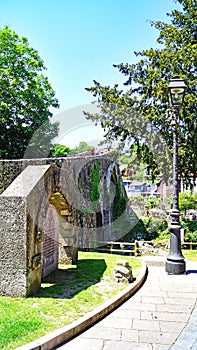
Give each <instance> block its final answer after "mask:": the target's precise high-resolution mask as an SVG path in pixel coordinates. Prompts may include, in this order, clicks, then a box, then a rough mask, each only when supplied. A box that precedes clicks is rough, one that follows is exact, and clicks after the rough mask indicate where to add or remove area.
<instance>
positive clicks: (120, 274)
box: [114, 259, 133, 283]
mask: <svg viewBox="0 0 197 350" xmlns="http://www.w3.org/2000/svg"><path fill="white" fill-rule="evenodd" d="M114 279H115V281H116V282H118V283H119V282H129V283H130V282H133V275H132V268H131V266H130V265H129V262H128V261H127V260H121V259H119V260H117V262H116V266H115V268H114Z"/></svg>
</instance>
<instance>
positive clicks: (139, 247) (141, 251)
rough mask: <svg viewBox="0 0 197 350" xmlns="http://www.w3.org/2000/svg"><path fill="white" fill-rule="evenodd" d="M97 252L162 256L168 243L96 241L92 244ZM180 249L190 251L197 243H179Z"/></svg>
mask: <svg viewBox="0 0 197 350" xmlns="http://www.w3.org/2000/svg"><path fill="white" fill-rule="evenodd" d="M94 245H95V246H96V247H97V248H95V249H96V250H97V251H98V252H106V253H111V254H113V253H117V254H121V255H131V256H139V255H158V254H162V252H164V251H165V250H166V249H168V248H169V243H164V242H162V241H161V242H153V241H137V240H136V241H135V242H132V243H131V242H111V241H108V242H106V241H98V242H97V243H96V244H94ZM181 246H182V249H186V248H185V247H189V248H187V249H189V250H192V249H193V248H194V249H195V247H196V248H197V242H196V243H194V242H181Z"/></svg>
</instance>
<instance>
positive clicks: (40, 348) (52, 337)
mask: <svg viewBox="0 0 197 350" xmlns="http://www.w3.org/2000/svg"><path fill="white" fill-rule="evenodd" d="M147 273H148V268H147V265H146V263H145V262H142V268H141V271H140V273H139V275H138V277H137V279H136V280H135V282H134V283H131V284H129V285H128V286H127V287H126V288H125V289H124V290H123V291H121V292H120V293H118V294H117V295H116V296H114V297H113V298H111V299H109V300H107V301H106V302H105V303H103V304H102V305H100V306H98V307H97V308H96V309H94V310H93V311H91V312H88V313H87V315H85V316H83V317H81V318H79V319H78V320H76V321H74V322H73V323H71V324H70V325H68V326H65V327H62V328H59V329H57V330H55V331H53V332H51V333H49V334H47V335H45V336H43V337H41V338H39V339H37V340H35V341H33V342H31V343H28V344H26V345H23V346H21V347H19V348H17V349H15V350H50V349H54V348H55V347H57V346H58V345H60V344H62V343H64V342H65V341H67V340H69V339H71V338H73V337H75V336H76V335H78V334H79V333H81V332H82V331H84V330H85V329H86V328H88V327H90V326H92V325H93V324H95V323H96V322H98V321H100V320H101V319H102V318H103V317H104V316H106V315H107V314H109V313H110V312H111V311H113V310H114V309H116V308H117V307H118V306H120V305H121V304H122V303H123V302H124V301H126V300H127V299H128V298H129V297H131V296H132V295H133V294H134V293H135V292H136V291H137V290H138V289H139V288H140V287H141V286H142V284H143V282H144V281H145V279H146V277H147Z"/></svg>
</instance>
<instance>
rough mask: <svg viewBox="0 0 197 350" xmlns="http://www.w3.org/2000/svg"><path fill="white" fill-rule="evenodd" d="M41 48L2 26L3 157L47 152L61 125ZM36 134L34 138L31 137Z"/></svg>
mask: <svg viewBox="0 0 197 350" xmlns="http://www.w3.org/2000/svg"><path fill="white" fill-rule="evenodd" d="M45 69H46V68H45V66H44V63H43V60H42V59H41V58H40V56H39V55H38V52H37V51H36V50H34V49H33V48H31V47H30V46H29V43H28V40H27V38H25V37H22V38H20V37H19V36H18V34H17V33H16V32H14V31H12V30H11V29H9V28H8V27H4V28H2V29H1V28H0V158H22V157H23V156H25V155H24V152H25V150H26V148H27V146H28V151H27V152H26V156H28V157H32V156H33V157H35V156H36V157H40V156H42V155H43V154H45V155H47V152H48V151H49V149H50V147H51V140H52V139H53V138H54V137H55V136H56V135H57V132H58V125H57V124H52V123H51V122H50V118H51V117H52V113H51V112H50V107H55V108H58V107H59V105H58V101H57V99H56V98H55V92H54V90H53V89H52V87H51V85H50V83H49V81H48V78H47V77H45V76H44V75H43V74H42V71H44V70H45ZM32 137H33V138H32Z"/></svg>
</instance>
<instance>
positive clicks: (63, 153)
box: [49, 144, 72, 157]
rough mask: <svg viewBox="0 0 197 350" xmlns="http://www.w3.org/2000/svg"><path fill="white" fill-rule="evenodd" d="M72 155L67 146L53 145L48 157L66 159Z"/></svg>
mask: <svg viewBox="0 0 197 350" xmlns="http://www.w3.org/2000/svg"><path fill="white" fill-rule="evenodd" d="M70 153H72V149H71V148H69V147H68V146H64V145H60V144H54V145H53V146H52V148H51V150H50V153H49V157H67V156H68V154H70Z"/></svg>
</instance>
